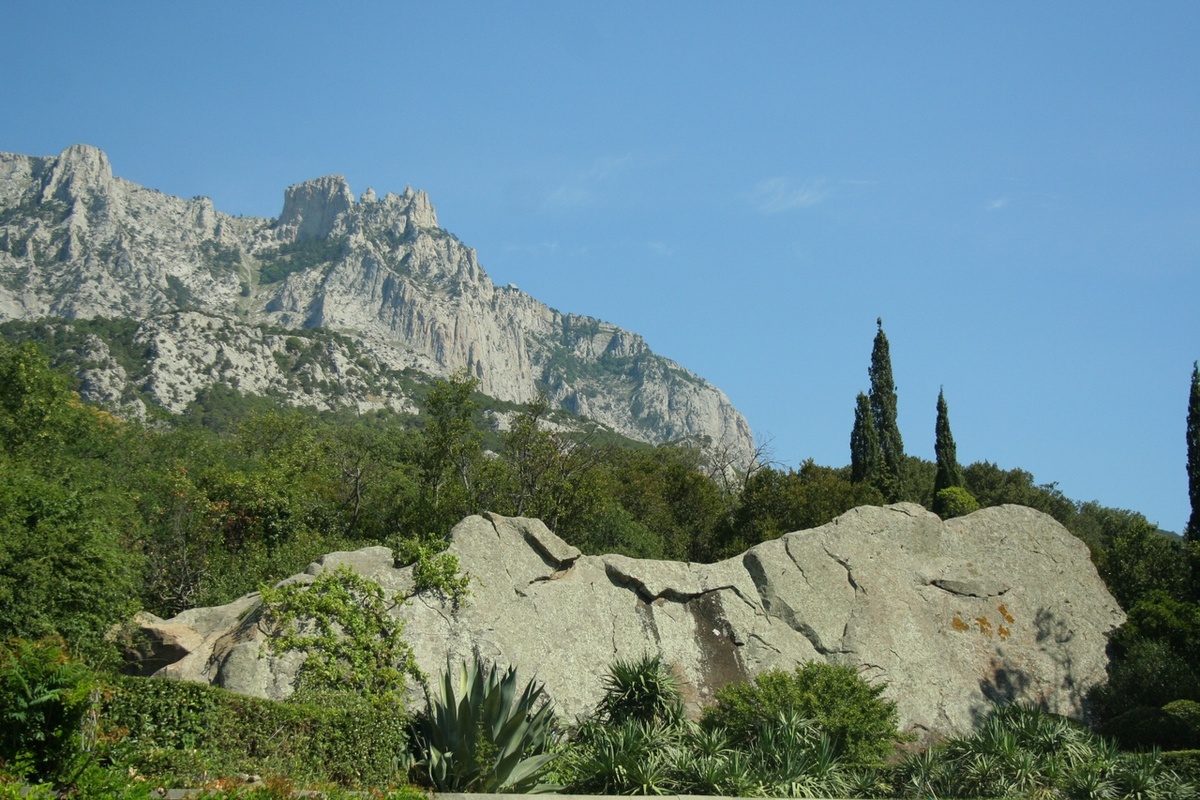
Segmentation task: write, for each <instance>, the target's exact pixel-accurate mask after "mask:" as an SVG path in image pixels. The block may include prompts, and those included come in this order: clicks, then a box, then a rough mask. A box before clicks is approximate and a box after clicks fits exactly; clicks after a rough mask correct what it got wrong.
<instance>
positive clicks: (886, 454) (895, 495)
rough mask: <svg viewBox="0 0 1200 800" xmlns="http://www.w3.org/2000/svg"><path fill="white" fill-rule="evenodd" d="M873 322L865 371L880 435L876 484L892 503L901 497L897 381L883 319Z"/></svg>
mask: <svg viewBox="0 0 1200 800" xmlns="http://www.w3.org/2000/svg"><path fill="white" fill-rule="evenodd" d="M875 322H876V325H878V327H879V329H878V331H877V332H876V334H875V343H874V346H873V347H872V348H871V367H870V369H869V370H868V371H867V372H868V375H869V376H870V378H871V394H870V400H871V414H872V416H873V417H874V422H875V431H876V433H877V434H878V436H879V452H880V456H881V464H880V466H881V469H880V470H879V476H878V480H877V482H876V487H877V488H878V489H879V491H880V492H881V493H882V494H883V496H884V497H885V498H886V499H887V501H888V502H889V503H894V502H897V501H898V500H900V499H901V494H902V492H903V487H904V442H903V440H902V439H901V438H900V425H899V423H898V422H897V420H896V382H895V380H894V379H893V378H892V356H891V353H890V351H889V348H888V339H887V334H885V333H884V332H883V319H882V318H879V319H876V320H875Z"/></svg>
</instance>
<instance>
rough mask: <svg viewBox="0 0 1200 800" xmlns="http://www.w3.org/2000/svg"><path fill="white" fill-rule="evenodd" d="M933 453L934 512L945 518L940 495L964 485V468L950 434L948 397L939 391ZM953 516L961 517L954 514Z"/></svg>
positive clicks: (952, 436)
mask: <svg viewBox="0 0 1200 800" xmlns="http://www.w3.org/2000/svg"><path fill="white" fill-rule="evenodd" d="M933 452H934V455H935V457H936V460H937V476H936V477H935V478H934V480H933V495H934V504H933V511H934V512H935V513H937V514H940V515H942V516H943V517H945V516H946V515H945V514H943V513H942V512H943V510H944V509H943V508H941V507H940V506H939V500H938V493H939V492H941V491H942V490H943V489H949V488H951V487H961V486H962V485H963V475H962V468H961V467H959V466H958V449H957V448H956V447H955V445H954V434H953V433H951V432H950V411H949V409H948V408H947V406H946V395H945V393H944V392H943V391H942V390H940V389H939V390H938V399H937V423H936V425H935V428H934V444H933ZM952 516H961V514H954V515H952Z"/></svg>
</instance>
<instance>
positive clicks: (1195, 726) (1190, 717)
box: [1163, 700, 1200, 750]
mask: <svg viewBox="0 0 1200 800" xmlns="http://www.w3.org/2000/svg"><path fill="white" fill-rule="evenodd" d="M1163 711H1165V712H1166V713H1167V715H1168V716H1169V717H1170V718H1171V720H1172V721H1173V722H1174V723H1175V724H1176V725H1177V726H1178V729H1179V732H1180V736H1179V739H1178V740H1176V741H1175V742H1174V743H1173V746H1172V747H1170V748H1168V749H1171V750H1190V749H1192V748H1195V747H1200V703H1197V702H1196V701H1195V700H1174V701H1172V702H1170V703H1167V704H1166V705H1165V706H1163Z"/></svg>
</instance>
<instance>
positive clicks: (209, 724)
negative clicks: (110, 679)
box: [100, 677, 410, 787]
mask: <svg viewBox="0 0 1200 800" xmlns="http://www.w3.org/2000/svg"><path fill="white" fill-rule="evenodd" d="M409 722H410V719H409V717H408V715H407V714H406V713H404V712H403V711H401V710H399V709H397V707H396V706H395V705H394V704H393V703H390V702H379V701H377V700H372V699H368V698H364V697H358V696H356V695H353V694H350V693H342V694H341V695H340V696H339V697H338V702H337V704H336V705H330V704H328V703H326V704H314V703H305V702H295V701H289V702H284V703H280V702H274V701H271V700H262V699H259V698H253V697H246V696H244V695H239V694H235V693H233V692H229V691H226V690H224V689H219V688H216V687H212V686H206V685H203V684H197V683H189V682H185V681H173V680H163V679H161V678H131V677H123V678H119V679H117V680H116V681H115V682H114V683H113V684H112V685H111V686H109V687H108V688H107V690H106V692H105V699H104V701H103V707H102V709H101V714H100V726H101V731H102V736H103V737H104V738H105V739H106V740H107V745H106V757H107V759H108V760H110V761H111V762H113V763H115V764H119V765H120V768H121V769H122V770H123V771H126V772H130V773H132V774H135V775H139V776H142V777H143V778H144V779H148V780H151V781H154V782H156V783H165V784H166V785H168V786H170V785H176V786H192V787H194V786H197V785H200V784H204V783H207V782H209V781H212V780H214V779H220V778H233V777H234V776H236V775H238V774H243V773H249V774H256V775H262V776H267V777H271V776H277V777H286V778H288V779H290V780H293V781H295V782H297V783H300V784H304V783H308V784H314V783H327V782H330V781H336V782H338V783H340V784H341V785H343V786H352V787H381V786H387V785H389V784H392V783H394V782H395V781H396V780H397V779H399V778H400V777H401V776H399V775H398V774H397V772H396V766H395V756H396V754H397V753H400V752H404V750H405V749H406V747H407V746H408V725H409Z"/></svg>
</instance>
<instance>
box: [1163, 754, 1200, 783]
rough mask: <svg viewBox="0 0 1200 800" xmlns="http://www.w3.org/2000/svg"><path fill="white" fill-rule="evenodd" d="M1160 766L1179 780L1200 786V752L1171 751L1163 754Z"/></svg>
mask: <svg viewBox="0 0 1200 800" xmlns="http://www.w3.org/2000/svg"><path fill="white" fill-rule="evenodd" d="M1162 764H1163V766H1164V767H1165V768H1167V769H1169V770H1171V771H1172V772H1174V773H1175V774H1176V775H1178V776H1179V777H1180V779H1182V780H1185V781H1187V782H1188V783H1191V784H1194V785H1196V786H1200V750H1172V751H1169V752H1166V753H1163V754H1162Z"/></svg>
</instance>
